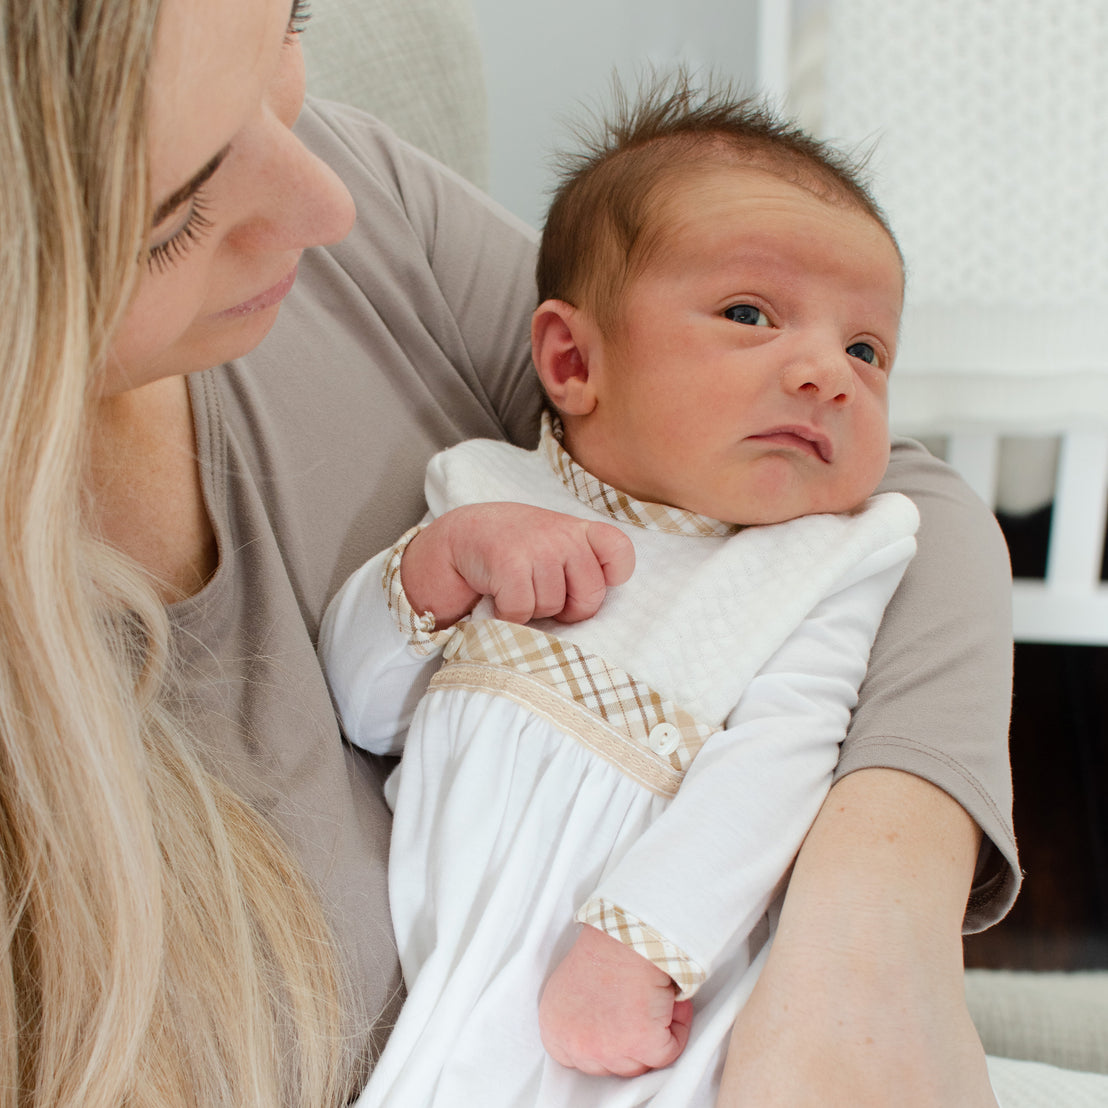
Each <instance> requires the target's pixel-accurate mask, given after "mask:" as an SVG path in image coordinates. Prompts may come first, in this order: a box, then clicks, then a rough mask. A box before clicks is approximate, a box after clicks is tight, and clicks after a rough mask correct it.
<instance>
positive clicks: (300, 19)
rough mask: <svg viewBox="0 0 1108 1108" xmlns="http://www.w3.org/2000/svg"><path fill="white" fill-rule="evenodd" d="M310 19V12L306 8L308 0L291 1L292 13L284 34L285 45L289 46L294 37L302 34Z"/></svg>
mask: <svg viewBox="0 0 1108 1108" xmlns="http://www.w3.org/2000/svg"><path fill="white" fill-rule="evenodd" d="M311 18H312V10H311V8H310V7H309V6H308V0H293V5H292V13H291V14H290V15H289V26H288V30H287V31H286V32H285V43H286V45H291V44H292V43H293V42H294V41H295V40H296V36H297V35H299V34H302V33H303V32H304V30H305V29H306V28H307V26H308V20H309V19H311Z"/></svg>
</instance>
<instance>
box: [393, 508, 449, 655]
mask: <svg viewBox="0 0 1108 1108" xmlns="http://www.w3.org/2000/svg"><path fill="white" fill-rule="evenodd" d="M425 526H426V524H424V523H420V524H417V525H416V526H415V527H413V528H411V529H410V530H408V531H405V532H404V534H403V535H401V536H400V539H399V540H398V541H397V544H396V545H395V546H394V547H393V548H392V554H391V555H390V556H389V560H388V562H386V563H385V568H384V571H383V572H382V573H381V587H382V588H383V589H384V590H385V596H386V598H387V599H388V605H389V611H390V612H392V615H393V619H395V620H396V626H397V627H399V628H400V630H401V632H402V633H403V634H405V635H407V636H408V642H409V644H410V645H411V647H412V649H413V650H414V651H415V652H416V653H417V654H423V655H427V654H434V653H435V651H437V650H440V649H442V647H443V646H445V645H446V643H448V642H449V641H450V636H451V635H453V634H454V628H453V627H448V628H446V629H445V630H443V631H436V630H435V617H434V616H433V615H432V614H431V613H430V612H417V611H416V610H415V609H414V608H413V607H412V606H411V604H409V603H408V597H407V594H406V593H405V592H404V587H403V585H402V584H401V583H400V562H401V559H402V558H403V557H404V551H405V550H407V548H408V543H410V542H411V541H412V539H414V538H415V537H416V535H418V534H419V533H420V531H422V530H423V528H424V527H425Z"/></svg>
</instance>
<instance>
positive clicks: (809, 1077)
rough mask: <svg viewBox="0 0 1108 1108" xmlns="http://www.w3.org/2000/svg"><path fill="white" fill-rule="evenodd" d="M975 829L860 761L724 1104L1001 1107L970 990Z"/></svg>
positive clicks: (800, 875) (815, 835) (827, 824)
mask: <svg viewBox="0 0 1108 1108" xmlns="http://www.w3.org/2000/svg"><path fill="white" fill-rule="evenodd" d="M978 837H979V833H978V831H977V828H976V826H975V825H974V824H973V823H972V821H971V820H970V819H969V817H968V816H967V815H966V814H965V812H964V811H963V810H962V809H961V807H960V806H959V805H958V804H957V803H956V802H955V801H954V800H952V799H951V798H950V797H949V796H947V795H946V794H945V793H943V792H941V791H940V790H938V789H936V788H935V787H934V786H932V785H930V784H928V783H927V782H925V781H923V780H922V779H920V778H916V777H912V776H911V775H909V774H905V773H899V772H897V771H895V770H884V769H870V770H860V771H858V772H857V773H854V774H851V775H850V776H849V777H846V778H844V779H843V780H842V781H840V782H838V784H836V785H835V787H834V788H833V789H832V790H831V792H830V794H829V795H828V798H827V800H826V802H825V803H824V806H823V809H822V810H821V812H820V815H819V817H818V819H817V820H816V823H815V824H814V825H813V827H812V830H811V832H810V833H809V835H808V838H807V839H806V840H805V844H804V847H803V849H802V850H801V853H800V856H799V857H798V859H797V863H796V868H795V870H794V872H793V876H792V878H791V880H790V883H789V888H788V892H787V894H786V898H785V904H784V908H783V910H782V915H781V921H780V925H779V927H778V931H777V934H776V937H775V938H774V945H773V947H772V949H771V952H770V956H769V959H768V960H767V963H766V967H765V970H764V971H763V973H762V976H761V978H760V979H759V982H758V984H757V986H756V987H755V990H754V992H753V994H752V995H751V997H750V999H749V1001H748V1002H747V1004H746V1005H745V1007H744V1008H743V1010H742V1012H741V1013H740V1015H739V1018H738V1019H737V1021H736V1023H735V1030H734V1033H733V1036H732V1040H731V1046H730V1050H729V1053H728V1057H727V1066H726V1069H725V1071H724V1075H723V1084H722V1088H721V1091H720V1095H719V1099H718V1101H717V1104H718V1105H719V1106H720V1108H732V1106H735V1108H738V1106H740V1105H741V1106H742V1108H809V1106H810V1108H887V1106H888V1105H890V1104H896V1105H898V1108H909V1106H910V1108H955V1106H956V1108H996V1099H995V1098H994V1096H993V1094H992V1089H991V1086H990V1084H989V1079H988V1074H987V1072H986V1068H985V1055H984V1050H983V1049H982V1047H981V1042H980V1040H979V1039H978V1036H977V1032H976V1031H975V1029H974V1027H973V1024H972V1022H971V1021H970V1017H969V1013H968V1011H967V1009H966V1004H965V994H964V986H963V968H962V947H961V921H962V916H963V912H964V910H965V904H966V897H967V894H968V891H969V886H970V880H971V876H972V873H973V868H974V861H975V859H976V855H977V842H978Z"/></svg>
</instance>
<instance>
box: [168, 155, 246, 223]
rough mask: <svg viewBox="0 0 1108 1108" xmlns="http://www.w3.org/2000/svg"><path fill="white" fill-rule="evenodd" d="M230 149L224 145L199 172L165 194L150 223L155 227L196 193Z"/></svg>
mask: <svg viewBox="0 0 1108 1108" xmlns="http://www.w3.org/2000/svg"><path fill="white" fill-rule="evenodd" d="M230 149H231V147H230V146H225V147H224V148H223V149H222V150H220V151H219V153H218V154H216V156H215V157H214V158H212V160H211V161H210V162H208V164H207V165H206V166H204V168H203V169H201V170H200V172H199V173H197V174H196V175H195V176H194V177H192V179H191V180H189V181H186V182H185V183H184V184H183V185H182V186H181V187H180V188H179V189H177V190H176V191H175V192H173V193H171V194H170V195H169V196H167V197H166V198H165V199H164V200H163V201H162V202H161V203H160V204H159V205H158V206H157V208H155V209H154V219H153V224H152V225H153V226H154V227H157V225H158V224H159V223H161V222H162V220H163V219H165V218H166V217H167V216H168V215H171V214H172V213H173V212H175V211H176V210H177V209H178V208H179V207H180V206H181V205H182V204H183V203H184V202H185V201H186V200H188V199H189V198H190V197H192V196H195V195H196V193H197V192H199V191H200V189H202V188H203V187H204V185H205V184H207V183H208V181H210V180H211V178H212V174H213V173H215V171H216V170H217V169H218V168H219V167H220V166H221V165H222V164H223V159H224V158H226V157H227V154H228V152H229V151H230Z"/></svg>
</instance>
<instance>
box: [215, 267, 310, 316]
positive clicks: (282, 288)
mask: <svg viewBox="0 0 1108 1108" xmlns="http://www.w3.org/2000/svg"><path fill="white" fill-rule="evenodd" d="M295 280H296V266H293V267H292V269H291V270H290V271H289V272H288V273H287V274H286V275H285V276H284V277H282V278H281V280H280V281H278V282H277V284H275V285H274V286H273V287H272V288H268V289H266V290H265V292H260V293H258V295H257V296H252V297H250V299H249V300H244V301H243V302H242V303H241V304H236V305H235V306H234V307H233V308H227V309H226V310H225V311H222V312H220V313H219V314H220V315H221V316H222V317H224V318H228V317H235V316H244V315H253V314H254V312H262V311H265V309H266V308H272V307H273V306H274V305H275V304H280V303H281V301H282V300H284V299H285V297H286V296H288V294H289V289H291V288H292V285H293V282H294V281H295Z"/></svg>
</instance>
